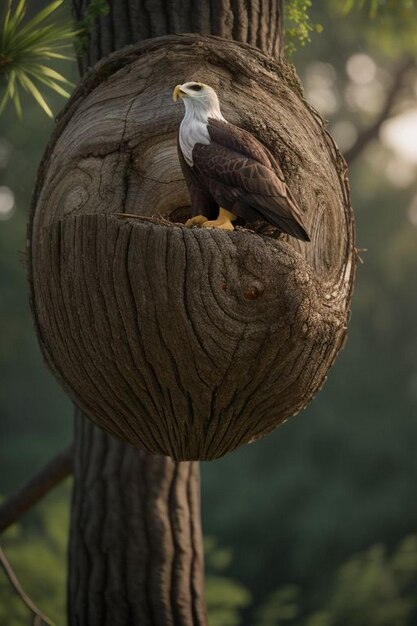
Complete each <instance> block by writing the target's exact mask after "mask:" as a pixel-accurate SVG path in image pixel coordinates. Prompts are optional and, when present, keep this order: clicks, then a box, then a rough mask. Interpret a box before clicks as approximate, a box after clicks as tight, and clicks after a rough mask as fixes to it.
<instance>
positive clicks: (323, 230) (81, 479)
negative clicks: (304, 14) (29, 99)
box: [29, 0, 354, 626]
mask: <svg viewBox="0 0 417 626" xmlns="http://www.w3.org/2000/svg"><path fill="white" fill-rule="evenodd" d="M92 6H93V3H88V2H85V1H83V0H73V7H74V12H75V15H76V17H77V19H79V20H80V19H81V18H83V16H84V15H85V13H86V12H88V11H89V7H92ZM109 6H110V12H109V14H108V15H106V16H103V15H101V16H100V17H98V18H97V19H96V20H95V24H94V28H92V29H91V31H90V36H89V38H88V42H87V46H86V50H85V54H84V56H83V58H82V59H81V68H82V70H83V71H84V70H86V69H87V68H88V67H89V66H91V65H92V64H93V63H95V62H96V61H98V60H99V59H100V58H101V57H102V56H103V55H106V54H108V53H110V52H112V51H114V50H117V49H119V48H120V47H121V46H123V45H125V44H130V43H133V42H135V41H139V40H141V39H146V38H148V39H152V38H153V37H156V36H162V35H166V34H169V33H176V34H178V33H185V32H189V31H192V30H194V31H195V30H197V31H199V32H200V33H201V34H202V35H217V36H220V37H222V38H223V39H221V40H219V39H212V38H211V39H210V38H209V37H197V38H196V37H193V36H183V37H168V38H166V39H164V38H162V39H161V38H159V39H158V40H157V41H155V42H153V41H148V42H146V43H144V44H140V45H135V46H133V47H132V48H128V49H126V50H123V51H120V52H118V53H117V54H116V55H112V57H111V58H110V59H108V60H105V61H103V62H102V63H101V64H99V65H98V66H97V67H96V68H94V70H92V71H91V72H90V73H89V74H88V75H87V77H86V78H85V80H84V81H83V83H82V85H81V86H80V88H79V89H78V90H77V91H76V92H75V94H74V96H73V97H72V99H71V101H70V103H69V105H68V107H67V108H66V110H65V111H64V112H63V114H62V115H61V116H60V119H59V122H58V125H57V129H56V131H55V134H54V137H53V138H52V140H51V142H50V146H49V148H48V150H47V152H46V155H45V158H44V162H43V163H42V165H41V168H40V172H39V179H38V186H37V189H36V190H35V195H34V201H33V214H32V218H31V227H30V232H29V235H30V238H31V241H32V259H31V268H30V272H31V274H30V281H31V284H32V288H33V309H34V315H35V322H36V324H37V329H38V333H39V339H40V343H41V346H42V349H43V352H44V355H45V358H46V360H47V361H48V363H49V365H50V367H51V369H52V370H53V371H54V373H55V374H56V376H57V377H58V379H60V381H61V382H62V384H63V385H64V386H65V388H66V389H67V390H68V391H69V393H70V394H71V395H72V396H73V397H74V398H76V400H77V402H78V401H79V404H80V405H81V406H82V407H83V409H84V410H85V411H86V412H87V413H88V414H89V416H90V417H91V418H92V419H93V420H94V421H96V422H97V423H99V424H101V425H103V426H104V427H105V428H106V430H107V431H108V432H109V433H112V434H114V435H115V436H117V437H118V438H121V439H125V440H127V441H130V442H132V443H135V445H137V444H140V445H143V446H144V447H146V448H147V449H148V450H152V451H157V450H159V451H160V450H164V451H165V452H166V453H169V454H171V455H172V456H173V457H174V458H177V459H189V458H213V457H215V456H219V455H221V454H224V453H225V452H226V451H227V450H230V449H232V448H233V447H235V446H236V445H241V444H242V443H244V442H247V441H249V440H252V439H254V438H256V437H259V436H261V435H263V434H265V433H266V432H269V431H270V430H271V429H272V428H274V427H275V426H276V425H277V424H278V423H280V422H281V421H282V420H283V419H286V418H287V417H288V416H289V415H291V414H292V413H294V412H296V411H297V410H299V409H300V408H302V406H304V405H305V403H306V402H307V401H308V400H309V399H310V398H311V397H312V396H313V395H314V393H316V391H317V390H318V388H319V387H320V386H321V384H322V383H323V382H324V379H325V376H326V373H327V370H328V368H329V367H330V365H331V364H332V363H333V361H334V359H335V357H336V354H337V352H338V351H339V349H340V347H341V345H342V343H343V340H344V337H345V331H346V323H347V313H348V309H349V304H350V297H351V292H352V284H353V267H354V247H353V223H352V215H351V209H350V203H349V190H348V187H347V180H346V169H345V165H344V162H343V160H342V159H341V157H340V155H339V154H338V152H337V150H336V148H335V146H334V144H333V142H332V141H331V139H330V138H329V137H328V135H327V134H326V132H325V130H324V128H323V125H322V122H321V120H320V119H319V118H318V116H317V115H316V114H315V112H314V111H312V110H310V109H309V107H308V106H307V104H306V103H305V102H304V100H303V98H302V94H301V91H300V87H299V84H298V82H297V79H296V77H295V76H294V74H293V73H292V71H291V68H290V67H289V66H287V65H286V64H284V63H280V62H279V61H280V60H281V58H280V57H281V54H282V38H281V37H280V33H281V27H282V3H281V2H280V1H278V0H276V1H274V0H272V2H271V1H266V0H252V2H247V1H246V0H245V1H244V0H232V1H231V2H230V3H229V2H228V1H227V0H211V1H209V0H206V1H202V2H199V1H198V0H195V1H194V2H193V0H183V1H182V2H178V3H177V2H162V1H160V0H159V1H157V0H147V1H140V0H113V1H109ZM225 40H234V42H239V43H233V42H231V41H225ZM247 44H251V45H253V46H256V47H257V48H259V49H260V50H261V51H262V52H263V53H264V54H261V53H260V52H258V51H257V50H255V49H254V48H249V47H248V46H247ZM265 54H267V55H269V58H268V57H266V56H265ZM271 57H275V59H272V58H271ZM200 71H201V72H204V73H205V74H204V75H206V73H207V75H208V80H211V81H212V84H213V85H214V86H219V85H220V84H221V86H222V89H223V91H222V95H223V101H224V102H225V112H226V114H227V116H229V118H230V121H234V122H237V123H240V122H241V121H242V120H247V122H246V123H247V127H248V130H250V131H252V132H254V133H255V134H257V135H258V137H259V138H260V139H261V140H262V141H263V142H264V143H265V144H266V145H267V146H268V147H269V148H270V149H271V150H272V152H274V153H276V154H277V155H278V156H279V157H280V160H281V162H282V164H283V170H284V173H285V175H286V176H287V179H288V180H289V182H290V186H291V187H292V190H294V193H295V196H296V198H297V199H299V200H300V204H301V205H302V206H303V207H304V208H305V211H306V219H307V223H308V226H309V227H310V233H311V234H312V244H311V245H310V246H308V245H305V244H301V243H299V242H294V241H293V242H292V243H291V245H290V244H287V243H286V242H285V241H274V240H272V239H270V238H269V239H266V238H262V237H259V238H258V237H257V236H256V235H254V234H253V233H249V234H248V233H247V232H246V233H242V232H239V231H236V233H232V234H225V233H210V232H207V231H206V232H195V231H193V232H190V231H187V232H185V229H184V228H183V227H181V226H180V225H178V224H177V225H175V226H172V225H171V226H169V225H166V224H165V225H161V224H159V225H157V226H156V225H155V224H152V223H150V222H148V223H147V224H146V223H143V222H140V221H136V222H135V223H134V224H133V223H131V222H130V221H129V220H120V219H119V218H118V217H117V213H119V212H125V213H129V212H133V213H136V214H137V215H151V214H155V213H162V214H164V215H166V216H169V215H170V214H171V213H172V212H174V213H175V211H177V210H182V208H183V207H184V206H186V205H187V199H186V192H185V188H184V183H183V181H182V178H181V176H180V173H179V171H178V164H177V160H176V157H175V153H174V151H175V142H174V141H173V137H174V129H176V128H177V127H178V121H179V118H178V114H179V110H178V109H176V111H177V112H176V113H174V112H173V109H172V103H171V104H170V107H171V108H170V109H169V110H168V108H167V107H168V102H167V93H168V91H167V90H168V87H169V85H170V84H171V83H173V84H175V81H174V79H178V80H177V82H179V80H180V78H179V77H180V76H183V78H184V79H185V77H186V76H190V79H191V78H192V77H193V75H195V77H197V73H198V72H200ZM213 81H214V82H213ZM216 81H217V83H216ZM147 89H150V91H147ZM143 93H144V95H143ZM152 98H153V100H152ZM147 102H148V105H149V103H150V106H148V108H147V107H146V103H147ZM155 103H158V106H157V108H156V106H155ZM152 104H153V106H151V105H152ZM156 111H157V112H156ZM142 114H144V117H142V118H141V117H140V116H141V115H142ZM146 114H148V119H146ZM229 114H230V115H229ZM106 120H107V122H106ZM108 120H111V122H112V123H111V124H109V123H108ZM264 120H268V126H267V125H266V124H265V122H264ZM147 133H148V134H147ZM155 154H157V155H158V158H157V159H155V158H154V156H155ZM115 213H116V215H115ZM174 221H178V220H174ZM202 238H204V240H203V239H202ZM200 239H201V240H202V241H200ZM131 240H132V242H133V245H132V247H130V241H131ZM148 245H149V254H146V253H145V254H144V253H143V250H145V252H146V251H148V248H147V247H146V246H148ZM199 250H201V252H199ZM172 251H173V252H172ZM187 254H189V255H191V258H192V262H188V256H187ZM138 255H139V256H138ZM199 255H201V257H202V258H201V260H200V258H199ZM109 259H110V262H109ZM149 259H150V260H152V259H155V263H156V264H154V265H153V266H152V267H151V265H152V263H151V261H150V260H149ZM161 259H163V260H164V263H163V264H161V263H160V260H161ZM100 260H101V262H100ZM157 260H158V262H157ZM148 261H149V266H148V265H147V263H148ZM200 261H201V262H200ZM172 267H174V268H177V269H176V271H175V272H173V273H172V275H171V278H172V280H173V279H176V278H177V277H181V276H184V279H183V283H184V290H183V293H184V305H185V306H184V307H181V306H178V307H177V310H175V311H174V310H173V309H172V308H170V307H171V304H172V303H171V301H170V299H169V294H170V289H171V285H172V280H171V279H168V280H166V284H164V287H163V293H161V294H160V297H161V300H160V304H161V309H160V310H161V311H164V308H163V307H164V306H165V307H166V311H167V313H166V314H164V316H163V318H161V320H159V321H160V326H161V327H163V326H164V324H165V325H167V327H168V328H169V333H171V334H170V339H169V340H170V341H171V342H172V343H171V345H169V344H168V346H167V343H166V334H165V333H166V330H165V329H164V328H163V330H162V332H159V321H158V318H157V315H156V307H154V308H152V302H153V300H152V298H153V296H152V295H151V298H149V294H148V291H147V289H148V286H149V284H150V283H152V280H150V279H149V276H150V273H152V271H153V270H156V278H155V276H154V277H153V280H155V279H156V280H159V276H160V275H161V276H162V275H163V274H162V273H163V271H165V272H166V276H165V274H164V276H165V277H166V278H169V271H170V269H172ZM143 268H145V270H144V272H145V273H144V275H142V274H141V275H140V280H138V273H139V271H142V270H143ZM152 268H153V269H152ZM181 272H183V273H182V274H181ZM201 277H203V278H204V281H205V282H204V283H203V282H201V281H200V279H201ZM135 278H136V282H135ZM146 281H148V283H146ZM185 285H187V286H186V287H185ZM151 287H152V285H151ZM153 287H155V285H153ZM173 289H175V290H176V293H178V286H177V285H174V287H173ZM149 293H150V294H152V288H151V289H150V290H149ZM190 294H191V295H190ZM165 296H166V297H165ZM173 302H174V303H177V304H178V298H174V300H173ZM180 304H181V303H180ZM154 309H155V310H154ZM97 311H98V312H97ZM184 311H185V313H184ZM170 312H172V314H173V316H174V315H175V316H177V317H176V318H175V319H177V318H178V319H179V321H180V322H181V324H183V325H182V326H181V324H180V325H178V326H177V325H176V324H175V323H171V325H170V319H169V318H170ZM195 312H197V313H199V312H204V314H205V316H206V317H205V318H204V321H203V324H202V326H203V330H204V324H206V325H207V327H208V328H212V331H210V332H209V333H203V334H201V333H200V335H199V332H197V331H199V330H200V329H199V328H198V320H197V317H196V318H194V319H193V314H194V313H195ZM214 312H216V314H213V315H212V313H214ZM217 313H219V315H217ZM222 314H225V315H224V316H223V317H221V315H222ZM185 317H186V318H187V319H186V320H185V322H186V323H185V324H184V319H185ZM188 317H189V319H188ZM198 317H199V319H203V318H202V316H201V315H199V316H198ZM138 320H139V322H140V323H139V324H138ZM152 320H153V323H154V326H155V328H154V330H155V332H153V331H152V328H153V327H152ZM155 320H157V323H156V325H155ZM147 324H148V326H147ZM149 324H150V325H151V326H149ZM219 324H220V327H221V328H222V330H223V344H221V343H219V342H217V344H216V341H215V338H216V333H215V332H214V330H215V329H216V327H218V325H219ZM190 325H191V326H192V327H193V328H192V331H193V333H194V335H195V337H194V339H195V341H194V346H193V348H192V351H191V353H190V354H192V356H193V359H194V361H193V366H192V367H191V366H190V367H188V370H187V367H185V368H184V367H180V368H178V366H177V362H176V359H175V358H171V357H172V349H173V348H175V350H179V352H180V353H183V354H184V355H186V354H187V351H186V350H185V351H184V345H188V343H187V342H188V335H187V333H188V332H189V330H190ZM138 327H140V328H138ZM150 328H151V330H149V329H150ZM184 329H185V330H184ZM138 331H139V332H140V333H145V334H146V338H147V343H146V341H145V339H143V341H142V342H141V341H136V335H135V333H137V332H138ZM132 338H133V341H132ZM149 338H150V339H151V342H150V343H149ZM153 338H154V339H155V341H154V340H153ZM184 338H185V340H184ZM207 338H208V339H207ZM226 340H227V341H226ZM178 342H179V343H178ZM145 344H146V345H145ZM152 344H154V345H152ZM210 344H212V345H210ZM214 344H216V345H214ZM200 349H202V353H200V352H199V351H200ZM194 350H195V351H194ZM164 351H165V352H164ZM170 354H171V357H170ZM219 354H220V356H221V358H220V361H221V368H219V369H216V368H215V367H213V366H211V367H209V365H210V361H211V360H212V357H213V355H214V357H216V358H217V357H218V355H219ZM199 356H201V357H202V358H199ZM261 358H262V359H263V361H262V363H261ZM254 362H256V363H257V368H256V375H259V376H260V378H259V379H257V378H256V376H255V372H254V371H253V368H252V363H254ZM270 366H273V367H274V368H275V370H274V376H270V369H269V368H270ZM199 367H201V370H199ZM179 369H180V370H181V371H179ZM187 372H188V373H189V374H190V377H191V376H195V377H194V378H193V379H192V380H191V381H189V380H188V379H187V377H185V379H184V378H183V375H185V374H187ZM209 376H217V377H218V380H217V379H216V380H215V381H214V383H213V381H212V380H211V379H210V380H209V379H208V378H207V377H209ZM198 379H199V380H198ZM226 383H227V384H226ZM233 384H236V385H237V387H236V389H237V390H238V391H239V393H236V392H234V393H232V394H231V395H230V389H229V387H230V385H233ZM187 385H188V386H187ZM176 386H177V387H178V389H179V394H177V395H175V394H176V391H175V389H176ZM242 388H243V389H244V392H245V393H247V394H249V395H248V396H247V397H246V396H245V394H244V393H240V390H241V389H242ZM173 394H174V395H173ZM229 396H230V397H229ZM277 402H278V403H281V404H280V408H279V410H278V413H276V411H277ZM200 405H201V406H200ZM152 407H154V409H155V410H153V408H152ZM198 411H199V412H198ZM274 412H275V413H276V415H275V414H274ZM242 416H243V417H242ZM197 475H198V467H197V466H195V465H194V464H192V463H179V464H175V463H174V462H173V461H171V460H168V459H164V458H162V459H161V458H158V457H151V456H147V455H146V453H144V452H138V451H135V450H134V449H132V448H131V447H130V446H127V445H126V444H123V443H120V442H118V441H116V440H115V439H112V438H111V437H110V436H109V435H106V434H103V432H101V431H99V430H98V429H96V428H95V427H93V426H92V425H91V424H89V423H88V422H87V421H84V420H83V419H82V418H79V419H77V421H76V462H75V491H74V504H73V515H72V529H71V547H70V555H71V559H70V569H71V571H70V583H69V591H70V593H69V615H70V623H71V624H72V625H74V626H75V624H77V625H78V626H101V625H104V624H115V625H117V624H120V625H123V626H131V625H132V624H133V623H138V624H149V625H152V626H165V625H167V624H168V625H170V624H172V625H173V626H174V625H175V626H186V625H187V626H188V625H192V626H200V625H202V624H204V623H205V613H204V605H203V601H202V595H203V591H202V585H203V583H202V581H203V575H202V556H201V529H200V519H199V511H198V502H197V501H198V495H197V484H198V478H197ZM152 526H154V529H153V528H152ZM145 581H146V582H145Z"/></svg>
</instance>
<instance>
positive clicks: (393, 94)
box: [344, 57, 415, 165]
mask: <svg viewBox="0 0 417 626" xmlns="http://www.w3.org/2000/svg"><path fill="white" fill-rule="evenodd" d="M414 65H415V59H414V57H406V58H405V59H402V60H401V61H400V63H399V64H398V66H397V68H396V69H395V70H394V71H393V76H394V80H393V82H392V85H391V87H390V89H389V91H388V93H387V96H386V99H385V102H384V106H383V107H382V109H381V111H380V113H379V115H378V116H377V118H376V119H375V121H374V122H373V123H372V124H371V125H370V126H369V128H365V129H364V130H362V131H361V132H360V133H359V135H358V137H357V139H356V141H355V143H354V144H353V146H352V147H351V148H349V150H347V151H346V152H345V154H344V157H345V159H346V162H347V163H348V164H349V165H352V163H353V162H354V161H355V159H357V158H358V156H359V155H360V154H362V152H363V151H364V149H365V148H366V147H367V146H368V144H369V143H370V142H371V141H372V140H373V139H376V138H377V137H378V134H379V131H380V129H381V126H382V124H383V123H384V122H385V121H386V120H387V119H388V118H389V117H390V116H391V115H392V112H393V110H394V107H395V105H396V103H397V101H398V92H399V90H400V89H401V86H402V84H403V81H404V77H405V75H406V74H407V72H408V70H410V69H411V68H412V67H414Z"/></svg>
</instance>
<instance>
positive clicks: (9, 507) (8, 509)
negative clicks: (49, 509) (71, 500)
mask: <svg viewBox="0 0 417 626" xmlns="http://www.w3.org/2000/svg"><path fill="white" fill-rule="evenodd" d="M72 458H73V446H72V445H70V446H68V448H65V450H62V452H60V453H59V454H57V455H56V456H55V457H54V458H53V459H51V460H50V461H49V462H48V463H47V464H46V465H44V467H43V468H42V469H41V470H40V471H39V472H38V473H37V474H36V475H35V476H33V478H31V479H30V480H29V482H28V483H26V485H24V486H23V487H22V488H21V489H20V490H19V491H18V492H17V493H15V494H14V495H13V496H11V497H10V498H9V499H8V500H6V502H4V503H3V504H2V505H1V506H0V533H2V532H3V531H4V530H6V528H8V527H9V526H11V525H12V524H14V523H15V522H16V521H17V520H18V519H20V518H21V517H22V515H24V514H25V513H26V512H27V511H28V510H29V509H31V508H32V507H33V506H34V505H35V504H36V503H37V502H39V500H41V499H42V498H43V497H44V496H45V495H46V494H47V493H49V491H51V490H52V489H53V488H54V487H56V486H57V485H59V483H61V482H62V481H63V480H64V479H65V478H67V476H69V475H70V474H71V473H72Z"/></svg>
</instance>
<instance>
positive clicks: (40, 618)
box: [0, 547, 55, 626]
mask: <svg viewBox="0 0 417 626" xmlns="http://www.w3.org/2000/svg"><path fill="white" fill-rule="evenodd" d="M0 565H1V566H2V568H3V570H4V573H5V574H6V576H7V578H8V580H9V582H10V584H11V586H12V587H13V589H14V590H15V591H16V593H17V594H18V595H19V597H20V599H21V600H22V602H24V603H25V604H26V606H27V607H28V609H29V610H30V611H32V613H33V615H34V618H33V624H34V625H36V626H38V625H39V624H40V623H42V622H44V623H45V624H48V626H55V623H54V622H52V621H51V620H50V619H49V617H47V616H46V615H45V614H44V613H42V611H41V610H40V609H38V607H37V606H36V604H35V603H34V602H33V601H32V600H31V599H30V598H29V596H28V595H27V593H26V592H25V590H24V589H23V587H22V585H21V584H20V582H19V581H18V579H17V577H16V574H15V573H14V571H13V569H12V566H11V565H10V563H9V561H8V560H7V557H6V555H5V553H4V551H3V548H1V547H0Z"/></svg>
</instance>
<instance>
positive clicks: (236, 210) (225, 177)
mask: <svg viewBox="0 0 417 626" xmlns="http://www.w3.org/2000/svg"><path fill="white" fill-rule="evenodd" d="M207 130H208V134H209V137H210V143H209V144H203V143H196V144H195V146H194V148H193V150H192V159H193V165H192V166H190V165H188V164H187V162H186V161H185V159H184V156H183V154H182V151H181V147H180V145H179V147H178V152H179V157H180V162H181V167H182V170H183V173H184V177H185V180H186V183H187V186H188V189H189V192H190V197H191V205H192V210H193V213H194V214H202V215H205V216H206V217H207V218H208V219H210V220H211V219H215V217H216V215H217V214H218V209H219V207H222V208H224V209H227V210H228V211H230V212H231V213H233V214H234V215H236V216H238V217H240V218H242V219H244V220H245V221H249V222H250V221H255V220H265V221H267V222H269V223H271V224H273V225H274V226H277V227H278V228H279V229H280V230H281V231H282V232H285V233H288V234H290V235H292V236H293V237H296V238H298V239H302V240H304V241H309V236H308V234H307V231H306V228H305V226H304V224H303V218H302V214H301V211H300V209H299V208H298V206H297V204H296V202H295V200H294V199H293V197H292V196H291V193H290V191H289V189H288V187H287V185H286V183H285V180H284V175H283V173H282V171H281V168H280V166H279V164H278V162H277V161H276V159H275V158H274V157H273V156H272V154H271V153H270V152H269V150H267V149H266V148H265V147H264V146H263V145H262V144H261V143H260V142H259V141H258V140H257V139H255V137H253V135H251V134H250V133H248V132H247V131H245V130H243V129H242V128H239V127H238V126H235V125H234V124H230V123H229V122H226V121H222V120H218V119H213V118H209V119H208V121H207Z"/></svg>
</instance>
